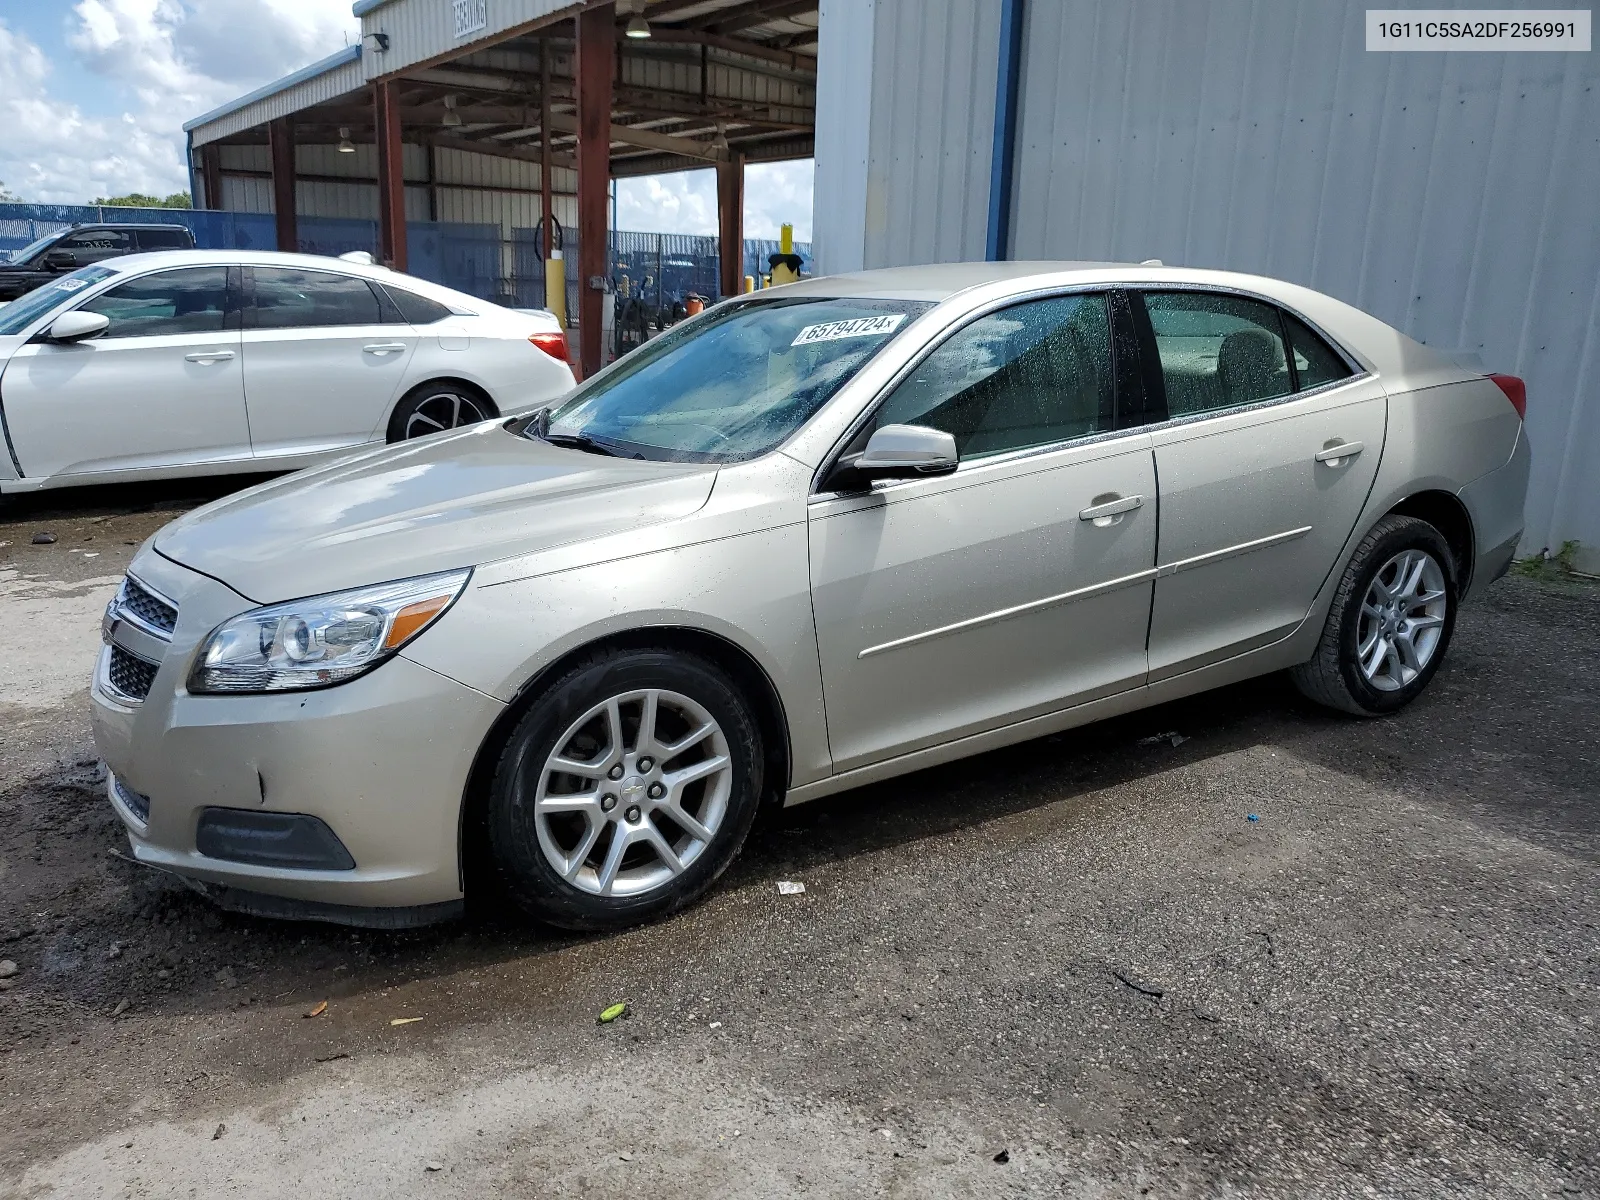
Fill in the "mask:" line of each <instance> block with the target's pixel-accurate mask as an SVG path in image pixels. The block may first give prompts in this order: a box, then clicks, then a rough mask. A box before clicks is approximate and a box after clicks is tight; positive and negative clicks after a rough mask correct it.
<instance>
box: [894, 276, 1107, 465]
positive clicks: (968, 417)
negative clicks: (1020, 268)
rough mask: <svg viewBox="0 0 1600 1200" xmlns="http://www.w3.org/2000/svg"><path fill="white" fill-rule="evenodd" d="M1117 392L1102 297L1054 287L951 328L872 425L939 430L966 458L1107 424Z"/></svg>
mask: <svg viewBox="0 0 1600 1200" xmlns="http://www.w3.org/2000/svg"><path fill="white" fill-rule="evenodd" d="M1113 394H1114V393H1113V387H1112V362H1111V325H1110V320H1109V318H1108V316H1107V312H1106V298H1105V296H1104V295H1101V294H1098V293H1091V294H1076V295H1071V296H1052V297H1050V298H1048V299H1044V300H1033V301H1029V302H1027V303H1025V304H1017V305H1013V306H1012V307H1010V308H1005V309H1001V310H1000V311H999V312H995V313H990V314H989V315H988V316H986V317H980V318H979V319H978V320H976V321H974V322H973V323H972V324H970V325H967V326H965V327H964V328H962V329H959V330H957V331H956V332H955V333H954V334H952V335H951V336H950V337H949V338H948V339H946V341H945V342H944V343H943V344H942V345H940V346H939V347H938V348H937V349H935V350H934V351H933V353H932V354H930V355H928V357H927V358H925V359H923V360H922V362H921V363H920V364H919V365H918V366H917V368H916V369H915V371H914V372H913V373H912V375H911V376H910V378H908V379H906V380H904V381H903V382H901V383H900V385H899V386H898V387H896V388H895V390H894V392H893V393H891V394H890V396H889V398H888V399H887V400H886V401H885V402H884V404H883V406H882V407H881V408H880V409H879V410H878V413H877V416H876V418H875V420H874V422H873V425H872V428H874V429H876V428H879V427H881V426H884V425H927V426H931V427H932V428H934V429H940V430H943V431H945V432H946V433H949V434H951V435H952V436H953V437H954V438H955V442H956V450H957V452H958V453H959V454H960V456H961V458H962V460H963V461H966V460H968V459H977V458H986V457H988V456H990V455H995V454H1004V453H1006V452H1007V451H1011V450H1025V449H1028V448H1030V447H1034V446H1047V445H1051V444H1053V443H1055V442H1064V441H1068V440H1070V439H1072V438H1077V437H1083V436H1084V435H1086V434H1091V433H1098V432H1101V431H1103V430H1107V429H1110V428H1111V427H1112V420H1113V415H1114V407H1113Z"/></svg>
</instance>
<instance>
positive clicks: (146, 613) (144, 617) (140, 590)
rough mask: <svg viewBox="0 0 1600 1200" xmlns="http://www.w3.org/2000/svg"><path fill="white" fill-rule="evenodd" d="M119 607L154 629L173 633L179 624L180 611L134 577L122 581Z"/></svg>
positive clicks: (130, 576)
mask: <svg viewBox="0 0 1600 1200" xmlns="http://www.w3.org/2000/svg"><path fill="white" fill-rule="evenodd" d="M116 603H117V606H118V607H119V608H121V609H122V610H123V611H124V612H127V613H130V614H132V615H133V616H134V617H136V618H137V619H138V620H140V621H143V622H144V623H145V624H146V625H148V626H150V628H152V629H159V630H160V631H161V632H162V633H171V632H172V630H173V629H174V627H176V626H177V624H178V610H177V609H176V608H174V607H172V605H170V604H168V603H167V602H166V601H165V600H163V599H161V598H160V597H159V596H157V595H156V594H155V593H154V592H152V591H151V590H150V589H149V588H147V587H145V586H144V584H142V583H140V582H139V581H138V580H137V579H135V578H134V577H133V576H132V575H129V576H127V577H125V578H124V579H123V581H122V591H121V593H120V594H119V595H118V596H117V600H116Z"/></svg>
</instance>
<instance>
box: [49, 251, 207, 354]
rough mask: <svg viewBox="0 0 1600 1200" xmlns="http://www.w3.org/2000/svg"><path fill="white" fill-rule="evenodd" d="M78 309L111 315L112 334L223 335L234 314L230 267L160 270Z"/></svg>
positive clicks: (129, 335) (140, 335)
mask: <svg viewBox="0 0 1600 1200" xmlns="http://www.w3.org/2000/svg"><path fill="white" fill-rule="evenodd" d="M78 311H80V312H92V313H100V314H102V315H104V316H106V317H108V318H110V320H111V325H110V326H109V327H108V328H107V329H106V331H105V334H104V335H103V336H104V337H107V338H119V337H160V336H162V335H165V334H174V333H220V332H221V331H222V330H223V329H224V328H225V326H226V322H227V318H228V268H227V267H183V268H180V269H179V270H176V271H158V272H156V273H155V274H154V275H145V276H142V277H140V278H138V279H131V280H129V281H128V282H127V283H124V284H122V285H120V286H119V287H114V288H112V289H111V290H110V291H108V292H102V293H101V294H100V295H98V296H96V297H95V298H94V299H93V300H89V301H87V302H86V303H84V304H83V305H82V306H81V307H80V308H79V310H78Z"/></svg>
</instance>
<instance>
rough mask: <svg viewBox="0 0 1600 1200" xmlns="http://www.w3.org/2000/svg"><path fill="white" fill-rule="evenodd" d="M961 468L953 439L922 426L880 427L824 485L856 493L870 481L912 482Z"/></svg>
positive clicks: (943, 433)
mask: <svg viewBox="0 0 1600 1200" xmlns="http://www.w3.org/2000/svg"><path fill="white" fill-rule="evenodd" d="M960 465H961V459H960V456H959V455H958V454H957V453H956V439H955V438H953V437H952V436H951V435H950V434H948V433H946V432H945V431H944V430H942V429H930V428H928V426H926V425H884V426H882V427H881V428H879V429H877V430H875V431H874V432H873V434H872V437H870V438H869V439H868V440H867V448H866V449H865V450H863V451H862V452H861V453H860V454H858V455H855V456H854V457H847V458H842V459H840V460H839V465H838V466H837V467H835V468H834V470H833V472H832V473H831V474H830V475H829V476H828V479H827V481H826V483H825V484H824V486H825V487H826V488H827V489H828V490H830V491H841V492H848V491H859V490H861V489H862V488H866V487H869V486H870V485H871V484H872V481H873V480H874V479H916V478H920V477H921V476H924V475H948V474H950V473H951V472H952V471H954V470H955V469H956V468H957V467H958V466H960Z"/></svg>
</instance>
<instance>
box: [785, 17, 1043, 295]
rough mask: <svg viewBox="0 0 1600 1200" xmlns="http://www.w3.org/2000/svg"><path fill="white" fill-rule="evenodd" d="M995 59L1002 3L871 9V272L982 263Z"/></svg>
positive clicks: (867, 247) (867, 242)
mask: <svg viewBox="0 0 1600 1200" xmlns="http://www.w3.org/2000/svg"><path fill="white" fill-rule="evenodd" d="M1051 6H1052V5H1051V4H1035V5H1034V6H1033V7H1034V8H1040V9H1047V8H1050V7H1051ZM999 54H1000V0H878V2H877V13H876V20H875V29H874V33H873V54H872V67H873V71H872V107H871V115H870V118H869V120H870V126H869V136H870V139H871V152H870V159H869V167H868V172H867V194H866V212H865V214H864V216H865V236H864V258H865V263H866V265H867V266H868V267H880V266H893V265H897V264H902V263H912V262H958V261H962V260H965V259H981V258H982V257H983V250H984V231H985V227H986V217H987V205H988V203H989V151H990V141H991V138H990V131H991V129H992V127H993V124H994V90H995V77H996V75H997V73H998V66H999ZM855 119H857V120H860V114H859V113H857V114H856V118H855ZM819 139H820V129H819ZM820 149H821V147H820V146H819V150H820ZM825 157H826V154H825V153H818V155H817V159H818V162H819V164H820V163H821V162H822V161H823V160H824V159H825Z"/></svg>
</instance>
